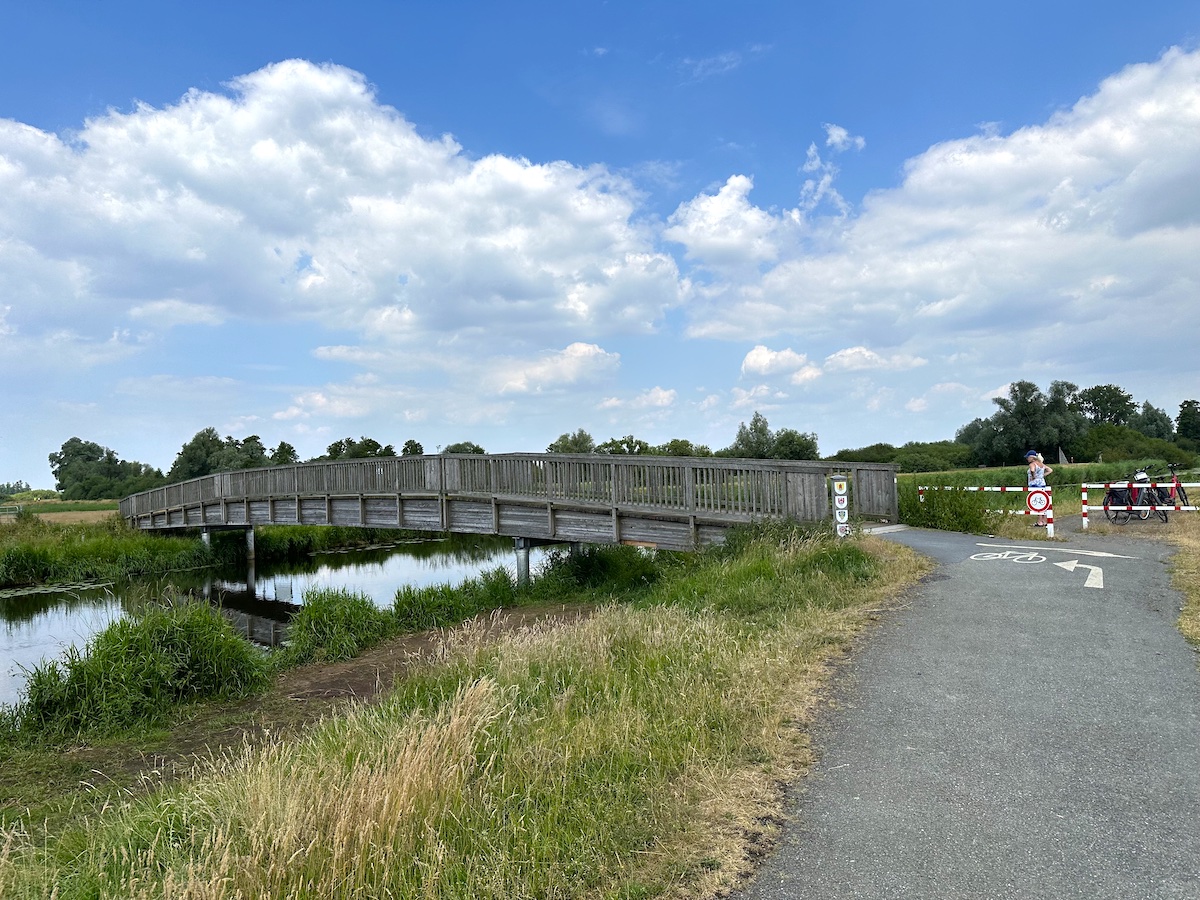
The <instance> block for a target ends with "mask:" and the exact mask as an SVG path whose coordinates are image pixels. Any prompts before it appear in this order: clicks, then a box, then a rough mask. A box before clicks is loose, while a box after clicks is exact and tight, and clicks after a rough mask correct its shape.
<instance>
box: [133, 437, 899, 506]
mask: <svg viewBox="0 0 1200 900" xmlns="http://www.w3.org/2000/svg"><path fill="white" fill-rule="evenodd" d="M834 472H848V473H850V474H851V476H852V480H854V482H855V483H856V484H857V483H858V481H859V480H861V479H862V478H864V477H866V478H875V479H876V480H878V481H880V483H882V481H883V480H886V481H887V482H888V484H890V483H891V482H892V480H893V479H894V476H895V472H896V467H895V466H891V465H886V464H878V463H850V464H845V465H831V464H829V463H824V462H819V461H807V460H802V461H796V460H764V459H732V458H726V457H666V456H632V455H617V454H612V455H610V454H571V453H505V454H438V455H430V456H401V457H383V458H367V459H353V460H331V461H321V462H310V463H296V464H293V465H285V466H270V467H265V468H259V469H243V470H239V471H234V472H219V473H215V474H212V475H205V476H201V477H199V478H193V479H191V480H189V481H184V482H179V483H176V484H171V485H165V486H164V487H160V488H154V489H151V490H148V491H143V492H141V493H138V494H133V495H131V496H129V497H126V498H125V499H123V500H122V501H121V503H120V510H121V515H122V516H123V517H124V518H125V519H127V520H130V521H136V520H137V519H139V517H144V516H147V515H150V514H152V513H155V512H158V511H162V510H168V509H176V508H180V507H184V506H189V505H196V504H203V503H206V502H214V501H225V502H230V501H245V500H254V499H261V498H286V497H296V498H302V497H314V496H316V497H320V496H325V497H330V496H348V495H359V496H364V497H366V496H378V495H393V496H394V495H404V496H413V495H425V496H441V497H444V496H484V497H527V498H543V499H545V500H547V501H577V502H589V503H590V502H602V503H606V504H608V505H610V506H611V507H612V508H613V509H619V508H625V507H638V508H655V509H662V510H664V511H671V512H685V513H694V514H728V515H740V516H755V517H791V518H811V517H812V516H809V515H806V514H805V511H806V507H808V506H811V504H812V503H813V502H814V498H815V496H816V492H817V487H818V482H819V492H820V495H821V496H820V498H818V499H819V500H820V508H821V509H822V510H823V509H824V508H825V507H824V498H825V491H826V488H825V487H824V482H825V476H827V475H829V474H832V473H834ZM891 502H893V503H894V491H892V501H891ZM876 512H877V514H881V515H889V516H891V515H893V512H892V510H879V511H876Z"/></svg>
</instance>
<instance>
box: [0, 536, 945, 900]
mask: <svg viewBox="0 0 1200 900" xmlns="http://www.w3.org/2000/svg"><path fill="white" fill-rule="evenodd" d="M922 571H924V569H923V568H922V564H920V563H918V562H916V561H915V560H914V557H913V556H912V554H911V553H910V552H909V551H907V550H906V549H905V548H902V547H898V546H896V545H885V544H883V543H882V542H879V541H876V540H873V539H870V538H862V539H856V540H852V541H849V542H846V543H842V544H834V543H833V542H832V541H831V539H830V538H829V537H828V536H822V535H816V534H796V535H794V536H791V537H788V538H787V539H785V540H782V541H781V540H779V535H778V534H775V535H773V536H772V537H771V538H770V539H762V538H760V539H750V540H747V541H742V542H741V546H740V547H739V549H737V550H736V551H727V552H712V553H708V554H704V555H702V556H700V557H697V558H689V559H688V560H684V561H672V562H671V564H670V565H669V566H667V568H666V569H665V570H664V571H663V572H662V573H661V574H660V577H659V578H658V579H657V580H656V581H655V583H654V584H652V585H650V586H648V587H644V588H641V589H639V590H637V591H636V592H635V594H634V598H635V599H636V603H633V604H630V603H624V604H611V605H608V606H605V607H604V608H603V609H601V610H600V611H599V612H598V613H597V614H595V615H593V616H591V617H589V618H587V619H585V620H582V621H580V622H578V623H576V624H574V625H572V626H570V627H550V626H538V627H535V628H531V629H529V630H526V631H523V632H520V633H517V634H511V635H509V636H507V637H505V638H503V639H501V640H499V641H497V640H496V639H495V638H494V637H492V636H490V634H489V629H488V628H487V623H486V622H479V621H478V620H476V621H473V622H471V623H469V624H467V625H465V626H463V627H461V628H458V629H454V630H452V631H449V632H448V633H447V635H446V638H445V644H444V647H443V653H442V661H441V662H439V663H437V664H430V665H429V666H428V667H427V668H425V669H423V670H420V671H419V672H418V673H416V674H414V675H413V676H412V677H410V678H407V679H405V680H404V681H403V682H400V683H399V684H398V685H397V687H396V689H395V690H394V691H393V692H392V693H391V694H389V695H388V696H387V697H386V699H384V700H383V701H382V702H380V703H378V704H376V705H374V706H363V707H359V708H356V709H355V710H354V711H353V713H352V714H350V715H348V716H345V717H343V718H339V719H334V720H330V721H327V722H326V723H325V724H324V725H323V726H321V727H320V728H318V729H317V730H316V731H314V732H312V733H310V734H309V735H308V736H307V737H306V738H304V739H301V740H296V741H292V742H282V741H281V742H277V743H275V744H272V745H270V746H268V747H265V748H264V747H260V748H258V749H250V748H247V750H245V751H244V752H242V753H239V754H233V755H230V756H229V757H227V758H224V759H221V760H217V761H214V762H213V764H212V765H211V767H210V768H208V769H206V770H205V771H202V772H199V773H197V775H196V777H194V778H193V779H190V780H188V781H186V782H184V783H181V784H178V785H176V786H174V787H171V788H168V789H166V790H164V791H163V792H161V793H160V794H158V795H155V796H153V797H148V798H140V799H137V800H133V801H130V802H129V803H127V804H125V805H124V806H122V807H120V808H114V809H112V810H110V811H108V812H107V813H106V814H104V815H102V816H100V817H99V818H98V819H95V820H93V821H90V822H88V823H87V825H86V826H81V827H79V828H78V829H74V830H71V831H69V832H68V833H66V834H64V835H62V836H61V837H59V838H55V839H53V840H49V841H43V842H38V841H35V840H31V839H29V838H28V837H27V836H25V835H22V834H17V833H13V832H10V833H9V834H8V835H7V836H3V835H0V848H2V849H0V893H3V895H4V896H5V897H13V898H21V897H26V896H37V895H39V894H41V893H49V892H50V891H51V890H52V889H56V890H58V891H60V893H61V894H62V895H64V896H70V895H74V896H97V897H117V896H120V897H129V898H140V897H164V896H166V897H175V896H179V897H182V896H191V897H201V896H203V897H211V898H222V897H247V896H256V897H258V896H262V897H289V898H292V897H299V898H303V897H314V898H315V897H351V896H395V897H437V898H505V900H509V898H512V900H521V898H534V897H538V898H544V897H585V896H594V897H602V896H603V897H654V896H689V897H699V896H712V895H715V894H716V893H717V892H718V891H719V890H724V889H727V888H728V887H729V886H730V885H732V884H733V883H734V882H735V880H736V879H737V877H738V875H739V873H740V872H742V871H744V870H745V868H746V866H747V864H748V860H749V858H750V852H751V849H750V848H751V845H752V844H753V843H754V842H755V841H756V840H758V836H759V835H760V834H761V832H762V831H763V830H764V827H767V826H764V824H763V823H764V822H770V821H772V820H773V819H775V818H777V817H778V813H779V810H778V802H779V796H780V792H779V790H778V787H777V785H778V782H779V781H780V780H786V779H787V778H789V777H792V776H793V775H794V773H795V772H796V770H797V769H798V767H802V766H803V765H804V764H805V762H806V759H807V750H806V744H805V742H804V740H803V739H802V736H801V735H800V733H799V732H798V731H797V730H796V724H797V722H800V721H803V720H804V719H805V717H806V716H807V715H808V714H809V712H810V710H811V708H812V706H813V705H814V704H815V702H816V697H817V690H818V688H819V686H820V685H821V683H822V680H823V677H824V674H823V673H824V666H825V663H826V661H827V659H828V658H829V656H830V654H831V653H834V652H836V651H837V650H838V649H839V648H840V647H842V646H843V645H844V644H845V643H846V642H847V641H848V640H849V639H850V638H851V636H852V635H853V634H854V633H856V631H857V630H858V629H859V628H861V626H862V624H863V622H864V621H865V620H866V619H867V617H868V616H869V615H870V614H871V612H872V610H874V608H875V607H876V606H877V604H879V603H880V602H883V601H884V598H885V597H886V596H887V595H888V593H889V592H891V591H894V590H895V589H896V587H897V586H898V585H902V584H905V583H909V582H911V581H913V580H915V578H917V577H918V576H919V575H920V574H921V572H922ZM731 596H733V597H736V598H738V599H737V601H736V602H730V600H729V598H730V597H731ZM562 599H563V600H564V601H566V600H569V599H572V598H570V597H565V596H564V597H563V598H562Z"/></svg>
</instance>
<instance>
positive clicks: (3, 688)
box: [0, 538, 545, 704]
mask: <svg viewBox="0 0 1200 900" xmlns="http://www.w3.org/2000/svg"><path fill="white" fill-rule="evenodd" d="M544 556H545V553H544V551H538V550H536V549H535V550H534V551H532V552H531V553H530V565H531V567H533V568H535V569H536V567H537V566H539V565H540V563H541V562H542V560H543V559H544ZM498 566H503V567H504V568H506V569H508V570H509V572H510V573H513V574H514V577H515V571H516V556H515V552H514V550H513V545H512V542H511V541H510V540H504V539H499V540H497V539H490V538H483V539H480V540H479V541H474V542H473V541H461V540H455V541H445V540H442V541H437V540H434V541H419V542H410V543H402V544H394V545H386V546H379V547H372V548H365V549H361V550H354V551H345V552H337V553H322V554H317V555H314V556H311V557H307V558H306V559H303V560H300V561H298V562H292V563H282V564H274V565H271V566H270V567H263V566H260V567H258V568H257V569H256V570H255V571H253V572H250V571H245V570H237V571H230V570H223V571H211V572H207V573H196V572H192V573H179V574H175V575H172V576H170V577H166V578H156V579H153V580H143V581H136V582H131V583H129V584H123V585H116V584H109V585H99V586H97V585H58V586H54V587H53V588H48V589H47V588H39V589H37V590H36V591H23V592H18V591H0V704H5V703H9V704H11V703H15V702H17V701H18V700H19V699H20V697H21V694H22V691H23V690H24V686H25V678H26V675H25V670H27V669H30V668H32V667H34V666H36V665H38V664H39V663H40V662H42V661H44V660H47V659H57V658H59V657H61V656H62V654H63V652H64V651H65V650H66V649H67V648H68V647H71V646H75V647H78V648H80V649H82V648H83V647H84V645H86V644H87V642H88V641H89V640H90V639H91V638H92V637H93V636H94V635H95V634H96V633H98V632H100V631H102V630H103V629H104V628H105V627H106V626H108V625H109V624H110V623H112V622H114V621H116V620H117V619H120V618H122V617H124V616H126V615H128V614H129V611H130V609H133V608H136V606H137V605H138V604H139V603H144V602H146V601H147V600H148V599H151V598H153V597H155V596H162V595H163V594H164V593H167V592H184V593H187V594H189V595H191V596H195V597H206V598H208V600H209V601H210V602H212V603H214V604H216V605H218V606H220V608H221V610H222V612H223V613H224V615H225V617H226V618H227V619H229V621H230V622H231V623H232V624H233V626H234V628H235V629H236V630H237V631H239V632H241V633H242V634H243V635H245V636H246V637H248V638H250V639H251V640H253V641H255V642H256V643H259V644H264V645H267V646H274V645H276V644H278V643H279V642H280V641H281V640H283V638H284V636H285V635H286V632H287V623H288V621H289V620H290V619H291V616H292V614H293V613H294V612H295V611H296V609H297V608H298V606H299V605H300V604H302V603H303V602H304V593H305V591H307V590H309V589H310V588H314V587H315V588H344V589H346V590H348V591H353V592H356V593H361V594H365V595H366V596H368V597H370V598H371V599H372V600H374V601H375V603H376V605H378V606H380V607H390V606H391V604H392V600H393V599H394V597H395V595H396V590H397V588H399V587H401V586H402V585H406V584H408V585H412V586H414V587H425V586H428V585H433V584H459V583H461V582H463V581H465V580H466V579H468V578H471V577H473V576H475V575H478V574H479V573H480V572H483V571H486V570H489V569H494V568H496V567H498Z"/></svg>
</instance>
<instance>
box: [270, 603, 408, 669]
mask: <svg viewBox="0 0 1200 900" xmlns="http://www.w3.org/2000/svg"><path fill="white" fill-rule="evenodd" d="M397 630H398V627H397V624H396V620H395V618H394V617H393V616H392V615H390V614H389V613H388V612H386V611H384V610H381V609H379V607H377V606H376V605H375V603H374V602H373V601H372V600H371V598H370V597H367V596H365V595H363V594H358V593H354V592H352V591H347V590H345V589H344V588H317V589H312V590H308V591H305V592H304V603H303V605H302V606H301V607H300V610H299V612H297V613H296V615H295V617H294V618H293V619H292V621H291V624H290V625H289V626H288V644H287V647H286V648H285V649H284V650H283V652H282V653H281V654H278V655H277V657H276V658H275V660H274V662H275V665H276V666H277V667H278V668H287V667H289V666H295V665H301V664H303V663H308V662H333V661H336V660H342V659H352V658H353V657H355V656H357V655H358V654H359V653H361V652H362V651H363V650H366V649H367V648H368V647H372V646H374V645H375V644H377V643H379V642H380V641H382V640H384V639H385V638H388V637H390V636H392V635H393V634H395V633H396V631H397Z"/></svg>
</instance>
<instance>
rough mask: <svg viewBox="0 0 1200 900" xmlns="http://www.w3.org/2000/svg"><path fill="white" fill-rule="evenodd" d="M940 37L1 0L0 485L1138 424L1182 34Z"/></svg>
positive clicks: (495, 13) (1152, 342)
mask: <svg viewBox="0 0 1200 900" xmlns="http://www.w3.org/2000/svg"><path fill="white" fill-rule="evenodd" d="M976 7H982V5H979V4H963V3H949V2H946V3H943V2H929V3H875V4H866V3H849V4H816V3H776V2H764V3H753V2H751V3H742V4H724V3H721V4H718V3H696V2H689V3H675V2H658V3H655V2H648V3H632V2H629V3H626V2H608V3H594V2H580V3H574V4H562V3H548V2H547V3H542V2H538V3H534V2H522V3H503V4H493V3H454V2H444V3H432V2H429V3H355V2H348V3H343V4H336V5H335V4H327V3H305V2H290V3H286V4H285V3H245V2H242V3H224V2H217V3H211V2H210V3H206V4H202V5H195V4H190V5H185V4H175V3H161V2H156V3H128V2H106V3H102V4H101V3H55V2H47V3H37V4H28V3H11V2H7V0H3V2H0V12H2V13H3V22H4V23H5V24H4V28H3V31H2V32H0V377H3V383H4V386H5V389H4V391H3V394H2V397H0V417H2V421H3V422H4V423H5V425H4V428H3V430H2V431H0V481H8V480H15V479H23V480H25V481H28V482H30V483H31V484H33V485H34V486H38V487H49V486H52V478H51V476H50V472H49V466H48V464H47V460H46V457H47V454H48V453H50V452H52V451H54V450H57V449H58V447H59V446H60V445H61V444H62V442H63V441H65V440H66V439H68V438H69V437H72V436H79V437H82V438H84V439H87V440H93V441H96V442H97V443H100V444H103V445H105V446H108V447H111V448H112V449H113V450H115V451H116V452H117V454H118V455H119V456H120V457H121V458H122V459H134V460H138V461H141V462H147V463H150V464H152V465H155V466H159V467H162V468H164V469H165V468H167V467H168V466H169V465H170V464H171V462H172V460H173V459H174V456H175V454H176V453H177V452H178V450H179V448H180V446H181V445H182V444H183V443H184V442H185V441H187V440H188V439H189V438H190V437H191V436H192V435H193V434H195V433H196V432H197V431H199V430H200V429H202V428H205V427H208V426H213V427H215V428H217V429H218V430H219V431H220V432H221V433H222V434H231V435H234V436H235V437H239V438H240V437H244V436H246V435H248V434H258V435H260V436H261V437H262V439H263V441H264V442H265V443H266V444H267V445H268V446H274V445H275V444H277V443H278V442H279V441H281V440H285V441H288V442H289V443H291V444H293V445H294V446H295V447H297V449H298V450H299V452H300V453H301V455H302V456H304V457H309V456H314V455H316V454H318V453H320V452H322V451H323V450H324V448H325V446H326V445H327V444H329V443H330V442H332V441H333V440H336V439H338V438H341V437H346V436H352V437H358V436H361V435H368V436H371V437H374V438H376V439H378V440H380V441H382V442H385V443H393V444H395V445H396V446H397V447H399V446H400V445H401V444H402V443H403V442H404V441H405V440H407V439H409V438H413V439H416V440H418V441H420V442H421V443H422V444H423V445H424V447H425V449H426V451H427V452H434V451H435V450H436V449H437V448H438V447H440V446H445V445H446V444H449V443H451V442H455V441H462V440H471V441H475V442H476V443H479V444H482V445H483V446H484V447H485V448H486V449H487V450H489V451H493V452H504V451H530V450H535V451H536V450H542V449H544V448H545V446H546V445H547V444H548V443H549V442H550V441H552V440H553V439H554V438H556V437H557V436H558V435H560V434H562V433H563V432H568V431H571V432H573V431H575V430H576V429H578V428H585V429H587V430H588V431H589V432H590V433H591V434H592V435H593V436H594V437H595V438H596V439H597V440H598V441H603V440H605V439H607V438H609V437H619V436H622V435H625V434H634V435H636V436H638V437H641V438H643V439H645V440H648V441H650V442H651V443H659V442H663V441H666V440H668V439H670V438H675V437H683V438H688V439H689V440H692V441H694V442H698V443H705V444H708V445H710V446H711V447H713V448H714V449H716V448H719V447H723V446H726V445H728V444H729V443H730V442H731V441H732V439H733V437H734V435H735V433H736V430H737V426H738V424H739V422H743V421H748V420H749V419H750V417H751V416H752V415H753V413H754V412H755V411H756V410H757V411H760V412H762V413H763V414H764V415H765V416H766V417H767V419H768V421H769V422H770V424H771V426H772V427H775V428H780V427H789V428H796V429H798V430H800V431H806V432H815V433H816V434H817V435H818V438H819V444H820V447H821V450H822V451H823V452H825V453H832V452H835V451H836V450H838V449H840V448H843V447H859V446H865V445H867V444H871V443H875V442H878V441H887V442H890V443H893V444H902V443H904V442H906V441H910V440H938V439H944V438H951V437H953V434H954V432H955V430H956V429H957V428H958V427H960V426H961V425H963V424H966V423H967V422H969V421H971V420H972V419H974V418H975V417H978V416H988V415H990V414H991V412H992V411H993V410H994V405H993V404H992V403H991V398H992V397H994V396H996V395H997V394H999V393H1004V392H1005V390H1006V387H1007V385H1008V384H1009V383H1011V382H1012V381H1014V380H1018V379H1027V380H1031V381H1034V382H1036V383H1037V384H1039V385H1040V386H1042V388H1043V389H1046V388H1048V386H1049V384H1050V382H1051V381H1053V380H1058V379H1061V380H1067V381H1071V382H1074V383H1076V384H1077V385H1078V386H1079V387H1081V388H1082V387H1088V386H1091V385H1094V384H1107V383H1116V384H1119V385H1121V386H1122V387H1124V388H1125V389H1127V390H1129V391H1131V392H1132V393H1133V394H1134V397H1135V399H1136V400H1137V401H1138V402H1139V403H1140V402H1141V401H1143V400H1149V401H1150V402H1151V403H1153V404H1154V405H1155V406H1158V407H1160V408H1163V409H1165V410H1166V411H1167V412H1168V413H1169V414H1171V415H1172V416H1174V415H1175V414H1176V413H1177V412H1178V406H1179V403H1180V402H1181V401H1183V400H1185V399H1192V398H1197V397H1198V396H1200V378H1198V377H1197V376H1198V373H1200V367H1198V366H1197V363H1196V360H1195V354H1194V352H1193V347H1194V345H1195V340H1196V337H1197V334H1198V333H1200V328H1198V327H1197V324H1196V308H1197V304H1196V297H1197V288H1198V286H1200V252H1198V251H1200V52H1198V49H1197V48H1198V47H1200V7H1197V5H1196V4H1195V3H1184V2H1162V3H1155V4H1146V5H1142V6H1141V7H1138V8H1135V7H1134V6H1132V5H1130V4H1125V3H1109V2H1089V3H1082V2H1080V3H1059V4H1033V3H1010V4H1006V5H995V4H989V5H987V8H986V9H984V8H976ZM1047 7H1049V8H1047ZM1156 332H1157V333H1156Z"/></svg>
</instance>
